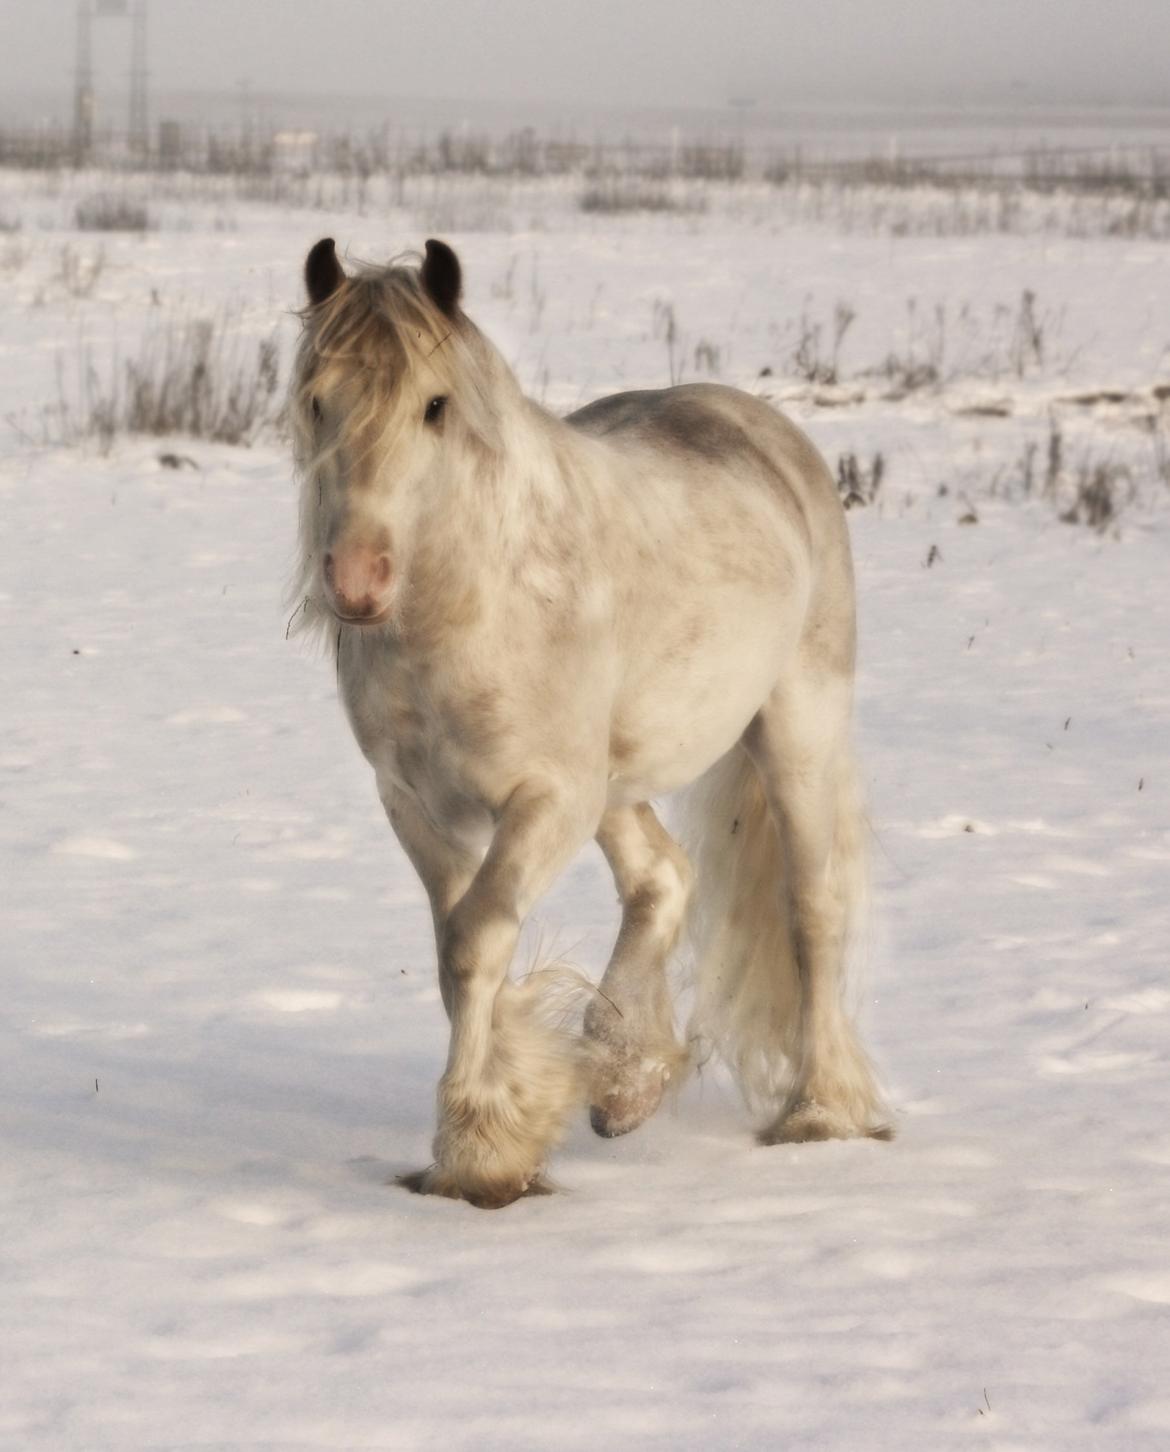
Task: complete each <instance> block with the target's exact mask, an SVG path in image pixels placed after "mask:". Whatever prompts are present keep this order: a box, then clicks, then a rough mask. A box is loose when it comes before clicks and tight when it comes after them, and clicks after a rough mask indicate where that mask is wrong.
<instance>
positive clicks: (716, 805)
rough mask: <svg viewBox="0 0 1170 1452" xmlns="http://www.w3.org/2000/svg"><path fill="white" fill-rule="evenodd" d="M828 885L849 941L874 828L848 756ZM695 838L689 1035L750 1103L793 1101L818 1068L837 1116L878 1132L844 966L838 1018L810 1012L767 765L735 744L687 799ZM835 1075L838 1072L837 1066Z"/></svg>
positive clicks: (763, 1107) (691, 842)
mask: <svg viewBox="0 0 1170 1452" xmlns="http://www.w3.org/2000/svg"><path fill="white" fill-rule="evenodd" d="M833 811H834V821H833V839H832V847H831V853H830V859H829V866H828V873H829V890H830V894H831V896H832V898H833V900H834V901H835V902H836V905H837V911H838V912H839V913H840V916H841V919H842V920H843V923H844V930H845V931H844V936H845V941H846V943H848V941H849V940H850V938H852V937H853V936H854V935H855V933H856V930H857V929H858V927H859V926H860V921H861V918H862V916H863V913H864V907H865V903H866V899H867V887H868V878H867V870H866V853H865V829H864V819H863V816H862V813H861V809H860V799H859V794H858V790H857V785H856V777H855V772H854V768H853V763H852V760H851V759H849V758H847V757H846V758H845V759H843V760H841V761H840V762H838V763H837V770H836V773H835V781H834V789H833ZM686 816H687V821H688V829H689V830H688V831H687V837H688V842H687V845H688V848H689V849H690V852H691V854H692V861H693V862H694V865H695V867H696V869H697V889H696V893H695V898H694V905H693V908H692V915H691V921H690V932H691V943H692V950H693V953H694V959H695V1006H694V1012H693V1015H692V1019H691V1026H690V1031H689V1037H690V1039H691V1041H692V1042H693V1043H696V1044H697V1046H699V1048H700V1052H701V1049H702V1046H704V1045H707V1046H710V1047H711V1048H713V1049H714V1050H716V1051H717V1052H718V1053H719V1055H720V1056H721V1057H722V1058H723V1059H724V1060H725V1062H726V1063H727V1064H728V1065H729V1067H730V1068H731V1070H732V1071H733V1073H734V1075H735V1077H736V1079H737V1080H738V1082H739V1085H740V1088H741V1090H742V1092H743V1095H744V1098H745V1099H746V1101H747V1103H748V1105H749V1106H750V1107H751V1108H753V1109H757V1110H760V1111H761V1112H763V1111H766V1112H768V1113H770V1114H773V1115H774V1114H776V1113H777V1111H778V1109H780V1110H781V1111H782V1109H783V1106H785V1105H786V1104H792V1103H793V1102H795V1100H796V1098H797V1097H798V1096H799V1095H800V1094H801V1093H802V1092H803V1086H804V1085H806V1084H807V1082H808V1080H809V1077H810V1075H811V1074H812V1073H813V1065H812V1062H811V1061H812V1059H813V1057H814V1056H818V1057H819V1062H818V1064H817V1066H816V1074H817V1077H818V1079H821V1080H823V1081H825V1082H831V1084H832V1090H833V1092H832V1097H833V1099H834V1100H835V1101H837V1102H836V1103H835V1104H834V1105H833V1106H832V1108H833V1110H834V1112H835V1121H834V1122H835V1123H836V1125H837V1128H835V1129H833V1130H831V1131H830V1132H832V1133H852V1134H859V1133H860V1134H866V1133H874V1132H875V1127H877V1126H880V1125H881V1124H882V1122H883V1120H884V1118H885V1111H884V1109H883V1106H882V1101H881V1096H880V1094H879V1091H878V1089H877V1086H876V1083H875V1081H874V1076H873V1073H872V1071H871V1069H870V1066H869V1063H868V1060H867V1058H866V1056H865V1053H864V1051H863V1050H862V1048H861V1045H860V1043H859V1042H858V1040H857V1036H856V1033H855V1031H854V1029H853V1027H852V1024H851V1023H850V1020H849V1016H848V1015H847V1014H846V1012H845V1011H844V1005H843V1003H842V996H843V993H844V988H845V984H844V981H843V980H844V971H843V962H844V955H843V958H842V971H841V972H840V976H839V981H838V982H837V983H836V984H834V985H827V987H829V988H830V1001H831V1002H832V1004H833V1009H834V1011H833V1012H832V1014H831V1022H830V1023H828V1024H827V1025H826V1024H825V1023H823V1022H810V1021H809V1018H808V1015H804V1014H802V1012H801V1006H802V1005H801V998H802V984H801V978H800V971H799V967H798V964H797V960H796V950H795V946H794V941H795V940H794V936H793V931H792V911H793V909H792V905H791V902H790V900H789V894H788V892H787V891H786V890H785V854H784V846H783V843H782V841H781V839H780V836H779V834H778V832H777V830H776V827H775V824H774V822H773V818H772V814H771V813H770V812H769V809H768V803H767V801H766V799H765V795H764V787H763V783H762V782H761V779H760V776H759V774H758V772H757V771H756V769H755V767H754V765H753V764H752V761H751V759H750V757H749V756H748V754H747V752H746V751H745V750H744V749H743V748H742V747H741V746H736V747H734V748H733V749H732V750H731V751H730V752H728V753H727V755H726V756H724V757H723V758H722V759H721V760H720V761H718V762H716V764H715V765H714V766H713V767H712V768H711V769H710V770H709V771H708V772H707V773H706V774H705V776H704V777H702V778H701V780H700V781H699V782H698V783H696V785H695V787H694V788H693V789H692V791H691V793H690V794H689V795H688V799H687V801H686ZM826 1076H827V1077H826Z"/></svg>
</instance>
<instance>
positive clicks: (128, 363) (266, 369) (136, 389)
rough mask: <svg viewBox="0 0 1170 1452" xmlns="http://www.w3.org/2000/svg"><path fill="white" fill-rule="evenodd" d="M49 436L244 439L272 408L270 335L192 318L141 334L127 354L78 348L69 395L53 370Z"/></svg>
mask: <svg viewBox="0 0 1170 1452" xmlns="http://www.w3.org/2000/svg"><path fill="white" fill-rule="evenodd" d="M59 392H60V401H59V405H58V408H57V410H56V414H55V420H56V427H55V429H53V430H52V431H51V432H52V441H53V442H58V443H77V442H80V441H81V440H83V439H93V440H96V442H97V444H98V445H99V447H100V448H101V449H103V450H108V449H109V448H110V447H111V446H112V445H113V443H114V442H115V440H116V439H118V438H119V437H122V436H125V435H133V434H146V435H152V436H156V437H163V436H169V435H180V436H185V437H188V438H197V439H208V440H211V441H212V442H216V443H224V444H249V443H251V442H252V441H253V440H254V439H255V438H256V436H257V435H258V434H259V433H260V432H261V431H262V430H263V429H264V428H266V427H269V426H271V425H273V424H274V423H275V422H276V420H277V418H278V416H279V412H280V366H279V350H278V348H277V342H276V336H275V334H272V335H270V336H269V337H266V338H262V339H260V340H258V341H257V340H255V339H252V338H245V337H243V336H242V335H241V334H240V332H239V331H238V329H237V328H235V327H233V326H232V324H231V321H230V320H229V319H228V318H226V317H224V316H220V317H218V318H192V319H187V320H184V321H180V322H175V321H168V322H167V323H165V324H161V325H158V326H156V327H153V328H151V329H149V330H148V331H147V333H146V334H145V335H144V336H143V338H142V340H141V342H140V344H139V346H138V349H137V351H136V353H135V354H134V355H133V356H132V357H122V356H119V355H118V354H117V353H115V354H114V356H113V357H111V358H110V359H109V360H108V361H107V362H105V363H104V365H99V364H98V363H97V362H95V360H94V358H93V355H92V353H91V351H90V349H89V348H87V347H84V346H82V347H81V348H79V350H78V358H77V384H76V387H75V389H74V390H73V391H72V395H71V393H70V390H69V388H68V386H67V383H66V369H65V367H64V366H62V367H61V369H60V389H59Z"/></svg>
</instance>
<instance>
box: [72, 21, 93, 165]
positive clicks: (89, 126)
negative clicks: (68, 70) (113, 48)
mask: <svg viewBox="0 0 1170 1452" xmlns="http://www.w3.org/2000/svg"><path fill="white" fill-rule="evenodd" d="M92 148H93V12H92V11H91V10H90V8H89V0H78V5H77V68H76V70H75V72H74V84H73V158H74V161H75V163H76V165H78V166H84V165H85V163H86V162H87V161H88V160H89V154H90V151H91V150H92Z"/></svg>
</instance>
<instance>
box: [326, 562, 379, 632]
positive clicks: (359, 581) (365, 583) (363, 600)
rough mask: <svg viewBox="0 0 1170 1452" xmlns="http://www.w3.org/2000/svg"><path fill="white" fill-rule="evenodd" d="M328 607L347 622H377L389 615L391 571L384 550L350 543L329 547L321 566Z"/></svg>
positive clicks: (357, 623)
mask: <svg viewBox="0 0 1170 1452" xmlns="http://www.w3.org/2000/svg"><path fill="white" fill-rule="evenodd" d="M323 575H324V580H325V595H326V598H327V599H328V601H329V608H330V609H331V610H332V611H333V613H334V615H336V616H337V618H338V620H342V621H344V622H345V623H346V624H347V625H378V624H380V623H381V622H382V621H384V620H385V619H386V618H387V617H388V616H389V614H390V597H391V595H392V594H393V592H394V570H393V566H392V565H391V562H390V556H389V555H388V554H387V553H386V552H385V551H384V550H376V549H372V548H370V547H369V546H368V545H351V546H349V547H348V548H346V549H343V550H337V551H333V550H331V551H330V552H329V553H328V554H327V555H326V556H325V560H324V565H323Z"/></svg>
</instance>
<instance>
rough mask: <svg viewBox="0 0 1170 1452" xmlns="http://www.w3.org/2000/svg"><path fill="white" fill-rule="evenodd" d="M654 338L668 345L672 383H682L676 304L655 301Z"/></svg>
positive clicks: (667, 359) (667, 353)
mask: <svg viewBox="0 0 1170 1452" xmlns="http://www.w3.org/2000/svg"><path fill="white" fill-rule="evenodd" d="M653 318H654V336H655V337H656V338H661V339H662V341H663V342H664V343H665V344H666V361H667V364H668V366H669V369H670V381H671V384H672V385H674V384H676V383H681V381H682V359H681V356H680V353H681V349H680V345H679V332H678V319H677V318H676V317H675V313H674V304H673V303H669V302H664V301H662V300H661V299H655V302H654V314H653Z"/></svg>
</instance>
